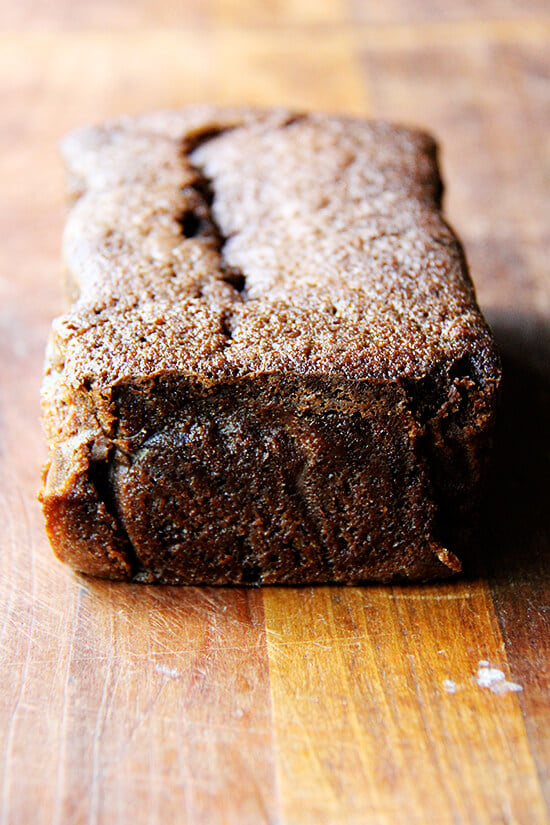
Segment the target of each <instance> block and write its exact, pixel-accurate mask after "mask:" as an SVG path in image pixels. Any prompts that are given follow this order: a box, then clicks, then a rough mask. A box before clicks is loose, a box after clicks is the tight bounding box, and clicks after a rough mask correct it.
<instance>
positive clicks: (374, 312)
mask: <svg viewBox="0 0 550 825" xmlns="http://www.w3.org/2000/svg"><path fill="white" fill-rule="evenodd" d="M64 155H65V159H66V163H67V168H68V172H69V183H70V190H71V192H72V194H73V195H74V204H73V206H72V209H71V213H70V215H69V219H68V223H67V229H66V235H65V244H64V251H65V260H66V267H67V273H68V281H69V289H70V293H71V297H72V299H73V305H72V307H71V309H70V311H69V312H68V313H67V314H66V315H64V316H62V317H61V318H59V319H57V320H56V321H55V322H54V325H53V332H52V336H51V341H50V345H49V350H48V355H47V366H46V377H45V381H44V390H43V400H44V422H45V428H46V432H47V436H48V439H49V442H50V447H51V453H50V461H49V464H48V466H47V468H46V471H45V487H44V491H43V493H42V500H43V504H44V510H45V513H46V519H47V530H48V535H49V537H50V539H51V542H52V545H53V547H54V550H55V552H56V553H57V555H58V556H59V558H60V559H62V560H63V561H67V562H69V563H70V564H71V565H72V566H73V567H75V568H76V569H77V570H81V571H83V572H86V573H89V574H92V575H96V576H104V577H109V578H114V579H134V580H138V581H156V582H171V583H182V584H191V583H210V584H216V583H228V582H230V583H241V582H245V583H261V582H298V583H306V582H322V581H326V582H329V581H340V582H356V581H361V580H369V579H370V580H373V579H374V580H380V581H391V580H398V579H421V580H422V579H429V578H432V577H442V576H447V575H450V574H452V573H453V572H455V571H458V570H460V562H459V560H458V558H457V557H456V555H455V553H454V552H453V550H455V551H456V547H457V544H456V543H457V537H458V536H459V535H460V534H461V532H462V531H463V528H464V527H465V526H467V525H468V524H469V523H470V522H471V520H472V515H473V512H474V511H475V506H476V502H477V500H478V497H479V491H480V483H481V481H482V477H483V472H484V466H485V464H486V457H487V452H488V448H489V445H490V440H491V432H492V428H493V418H494V409H495V398H496V394H497V390H498V383H499V378H500V367H499V361H498V357H497V355H496V352H495V347H494V343H493V339H492V337H491V333H490V331H489V329H488V328H487V326H486V324H485V322H484V320H483V318H482V316H481V314H480V311H479V309H478V307H477V305H476V300H475V295H474V289H473V286H472V283H471V281H470V279H469V276H468V273H467V268H466V264H465V261H464V255H463V252H462V249H461V246H460V244H459V242H458V241H457V239H456V237H455V236H454V235H453V233H452V231H451V230H450V228H449V227H448V225H447V224H446V223H445V221H444V220H443V218H442V216H441V213H440V198H441V182H440V178H439V175H438V171H437V163H436V147H435V144H434V142H433V140H432V139H431V138H430V137H429V136H427V135H425V134H423V133H421V132H417V131H414V130H410V129H404V128H398V127H395V126H392V125H390V124H387V123H383V122H366V121H362V120H359V119H353V118H345V117H336V116H327V115H315V114H310V115H296V114H292V113H289V112H287V111H282V110H268V111H258V110H251V109H242V108H238V109H228V108H215V107H208V106H195V107H190V108H187V109H184V110H182V111H178V112H165V113H156V114H152V115H147V116H143V117H137V118H128V119H121V120H118V121H116V122H112V123H109V124H107V125H105V126H103V127H99V128H88V129H85V130H82V131H80V132H77V133H75V134H73V135H71V136H69V138H68V139H67V140H66V141H65V144H64Z"/></svg>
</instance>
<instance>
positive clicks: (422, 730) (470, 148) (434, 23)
mask: <svg viewBox="0 0 550 825" xmlns="http://www.w3.org/2000/svg"><path fill="white" fill-rule="evenodd" d="M4 5H5V6H6V9H5V10H4V11H5V21H6V22H7V25H9V26H12V27H13V31H9V30H5V31H4V32H3V33H1V34H0V47H1V48H0V91H1V92H2V95H3V104H4V105H3V115H4V125H5V128H4V130H3V131H2V135H1V136H0V143H1V145H2V148H3V152H2V153H0V173H1V175H2V183H3V187H2V188H3V193H5V194H6V195H7V197H6V198H5V203H4V204H3V205H2V208H1V209H0V221H1V226H2V231H3V237H2V244H0V271H1V274H0V295H1V298H2V301H1V306H0V332H1V334H2V337H1V339H0V450H1V462H0V513H1V515H0V520H1V523H2V529H1V530H0V668H1V673H2V679H0V805H1V808H0V825H27V823H31V822H35V821H36V820H37V816H41V817H42V821H44V822H48V823H54V822H57V823H58V825H107V824H108V825H128V823H134V822H135V823H136V825H141V823H147V825H160V824H161V823H162V825H164V823H171V822H177V823H189V825H199V823H202V822H207V823H208V825H218V823H219V825H226V823H227V825H234V824H235V825H237V823H238V825H248V823H251V824H253V825H263V823H270V825H293V823H296V825H297V824H298V823H299V825H308V823H312V825H313V823H314V825H318V823H322V824H323V825H325V823H326V825H340V823H343V822H346V823H352V825H353V824H354V823H357V825H359V823H361V825H364V824H365V823H366V822H367V823H368V825H388V823H392V824H393V823H394V822H406V823H407V825H409V823H410V824H411V825H425V823H426V822H431V821H433V822H437V825H451V823H452V825H489V823H493V822H495V823H506V824H507V825H516V823H517V825H527V823H528V825H532V823H533V825H538V823H542V822H547V821H548V818H549V815H548V810H547V808H545V806H544V798H543V795H545V796H546V804H547V806H548V805H549V804H550V784H549V779H548V777H549V771H548V765H549V764H550V735H549V726H548V698H549V695H550V668H549V664H548V663H549V659H550V638H549V630H548V628H549V623H548V603H549V591H550V580H549V575H548V569H549V565H548V561H549V558H548V552H549V546H550V545H549V543H548V536H549V535H550V529H549V523H548V506H547V497H548V483H549V479H550V475H549V470H548V468H549V463H548V462H549V455H550V453H549V450H548V445H549V437H548V421H549V420H550V412H549V398H550V394H549V389H548V388H549V380H548V363H549V362H550V347H549V344H548V342H549V341H550V336H549V332H548V330H549V329H550V324H549V316H550V293H549V290H548V259H549V255H550V246H549V243H548V226H547V223H548V221H547V215H548V206H549V192H548V174H547V171H548V141H547V136H548V133H549V129H550V115H549V112H550V109H549V107H548V99H549V98H548V88H549V82H550V80H549V79H550V62H549V60H550V59H549V55H550V48H549V45H550V21H549V19H548V15H545V14H543V13H542V12H541V4H540V2H539V0H526V2H524V3H521V4H519V3H514V2H507V3H506V4H503V3H502V2H500V0H483V2H482V3H481V5H480V4H477V5H476V6H475V4H472V3H468V2H466V1H465V0H459V1H458V2H454V3H452V4H447V5H446V6H445V7H444V4H441V3H433V2H429V0H416V2H415V3H414V4H411V3H409V2H406V0H383V2H382V1H378V2H373V3H368V4H366V3H361V2H359V0H351V2H347V0H346V2H344V0H316V1H315V2H314V0H278V2H277V3H271V4H258V3H254V2H252V0H227V2H226V0H208V1H207V2H205V3H200V4H197V3H196V2H194V0H184V2H182V3H180V4H174V3H172V2H170V0H155V1H154V2H153V0H137V1H136V2H135V3H133V4H129V3H122V2H118V1H117V0H114V2H112V3H111V4H110V5H109V24H110V25H111V24H112V27H111V29H110V30H109V31H106V30H105V27H104V26H103V23H104V22H105V18H104V15H105V3H104V2H102V0H90V2H88V3H74V2H69V0H47V2H44V3H41V4H39V5H40V8H38V7H37V4H36V3H34V2H30V0H21V2H18V3H12V4H11V5H10V7H9V10H8V8H7V5H6V4H4ZM199 6H200V8H199ZM474 6H475V8H474ZM73 24H74V25H73ZM67 25H69V26H72V28H73V30H71V31H70V32H69V31H68V30H67ZM165 25H172V28H171V29H170V30H169V29H167V28H163V26H165ZM177 25H179V26H181V28H180V29H178V28H176V26H177ZM87 27H92V28H87ZM83 67H85V69H86V71H85V75H86V76H85V77H84V76H83ZM208 99H213V100H217V101H220V102H229V101H232V102H241V101H246V102H251V103H259V104H287V105H292V106H297V107H298V108H302V107H312V108H316V107H317V108H320V109H325V110H333V111H344V110H345V111H351V112H360V113H362V112H369V113H370V114H372V115H373V116H377V117H378V116H385V117H391V118H393V119H396V120H399V121H405V122H411V123H419V124H423V125H425V126H426V127H428V128H431V129H433V130H434V131H435V132H436V134H437V136H438V137H439V138H440V140H441V143H442V145H443V150H444V152H443V164H444V172H445V176H446V178H447V181H448V198H447V205H448V213H449V216H450V218H451V220H452V222H453V223H455V224H456V225H457V227H458V228H459V230H460V232H461V234H462V235H463V236H464V237H465V240H466V247H467V252H468V254H469V258H470V261H471V263H472V269H473V274H474V277H475V280H476V285H477V288H478V294H479V296H480V298H481V300H482V303H483V304H484V306H485V308H487V309H488V310H489V314H490V317H491V320H492V321H493V322H494V324H495V327H496V330H497V336H498V339H499V343H500V344H501V346H502V347H503V349H504V353H505V356H506V364H505V366H506V369H507V374H508V376H509V382H512V383H510V386H511V387H513V390H512V395H511V396H509V395H508V396H507V397H505V399H504V402H503V412H504V416H503V418H504V421H505V428H504V430H505V431H504V441H503V444H504V447H503V448H499V451H498V460H497V476H498V478H497V479H496V481H497V483H496V485H495V486H494V500H493V501H492V503H491V504H490V507H489V512H488V514H487V525H486V528H487V531H486V536H485V542H484V547H483V548H482V554H481V558H480V561H479V563H478V569H477V574H478V575H479V578H478V579H477V580H471V581H466V580H465V581H462V582H454V583H453V584H447V585H433V586H429V587H424V588H420V587H418V588H394V589H392V590H388V589H383V588H365V589H358V588H353V589H342V588H319V589H311V588H307V589H306V590H304V591H298V590H296V589H281V590H274V589H272V590H271V589H270V590H265V591H264V592H263V593H260V592H258V591H251V592H243V591H240V590H213V589H200V590H199V589H190V590H184V591H182V590H177V589H170V588H158V589H155V588H137V587H119V586H115V585H109V584H106V583H101V582H92V581H89V580H85V579H81V578H78V577H75V576H73V574H72V573H71V572H70V571H68V570H64V569H63V568H62V567H61V566H60V565H59V564H57V562H55V560H54V559H53V558H52V556H51V553H50V550H49V548H48V546H47V544H46V541H45V537H44V533H43V524H42V517H41V514H40V511H39V508H38V505H37V504H36V502H35V499H34V496H35V490H36V488H37V487H38V478H39V472H40V463H41V461H42V460H43V458H44V448H43V444H42V439H41V435H40V431H39V427H38V400H37V390H38V384H39V381H40V374H41V362H42V353H43V345H44V341H45V337H46V335H47V329H48V325H49V321H50V318H51V317H52V316H53V315H54V314H56V313H57V312H58V311H59V310H60V309H61V298H60V289H59V288H58V285H57V284H58V273H59V260H58V259H59V238H60V235H61V229H62V221H63V209H62V202H63V194H62V172H61V168H60V164H59V160H58V157H57V149H56V145H57V142H58V140H59V138H60V136H61V134H62V133H63V132H64V131H66V130H68V129H69V128H72V127H74V126H76V125H78V124H80V123H84V122H89V121H91V120H101V119H102V118H103V117H106V116H110V115H115V114H119V113H121V112H135V111H143V110H145V109H147V108H153V107H159V108H162V107H168V106H173V105H179V104H181V103H184V102H191V101H193V100H208ZM486 581H488V585H487V584H486ZM264 610H265V615H264ZM482 663H487V664H482ZM480 668H481V670H482V671H483V672H486V671H488V670H492V671H495V672H496V671H499V672H502V673H503V674H504V677H505V681H506V682H508V683H511V684H518V685H520V686H521V687H522V688H523V690H522V691H517V692H516V691H512V690H511V691H508V692H506V693H500V694H499V693H493V692H492V691H491V690H490V688H489V687H484V686H483V678H482V679H481V682H482V684H479V681H480V679H479V670H480ZM476 677H477V678H478V681H476ZM37 812H39V813H38V814H37Z"/></svg>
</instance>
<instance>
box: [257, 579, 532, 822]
mask: <svg viewBox="0 0 550 825" xmlns="http://www.w3.org/2000/svg"><path fill="white" fill-rule="evenodd" d="M431 589H433V588H431ZM437 589H438V590H439V594H438V595H439V596H441V595H450V594H451V592H452V591H453V590H454V591H455V592H454V597H453V598H448V599H447V598H443V599H441V598H437V599H430V598H422V596H423V595H425V594H424V592H423V589H422V588H401V589H397V588H394V589H393V591H392V590H390V589H385V588H375V587H373V588H366V589H363V590H361V589H357V588H319V589H309V590H308V591H307V592H305V593H304V592H301V591H299V590H286V591H285V592H284V593H280V592H278V591H275V592H274V591H272V590H269V591H265V593H264V603H265V615H266V627H267V639H268V652H269V662H270V674H271V689H272V701H273V715H274V726H275V735H276V741H277V757H278V762H279V771H280V774H281V796H282V799H283V810H284V814H285V821H286V822H289V823H294V822H303V823H316V822H318V821H320V817H322V816H323V815H326V816H327V817H328V820H329V821H331V820H330V817H334V821H338V820H337V817H338V816H341V817H345V818H346V821H347V822H357V823H359V822H364V819H363V817H364V811H365V810H369V812H371V816H372V821H373V822H386V821H389V820H388V817H396V818H400V819H401V821H406V822H412V823H416V822H418V823H422V822H424V821H425V816H426V810H425V800H426V799H430V806H431V807H432V809H433V810H434V811H437V821H438V823H447V822H448V823H455V822H483V821H485V819H484V817H489V816H490V817H494V818H495V821H497V820H498V818H499V817H500V816H504V812H505V808H506V806H508V807H509V808H510V811H511V812H512V814H513V816H514V817H516V818H515V819H513V820H512V821H518V822H519V821H521V816H522V811H523V810H524V807H525V806H526V805H528V807H529V810H530V812H531V821H533V822H540V823H543V822H545V821H546V819H545V815H546V814H545V807H544V803H543V800H542V797H541V794H540V788H539V786H538V783H537V780H536V777H534V775H533V762H532V757H531V754H530V752H529V748H528V744H527V741H526V737H525V729H524V724H523V719H522V714H521V710H520V707H519V704H518V700H517V697H516V696H515V695H514V696H512V695H510V694H508V695H506V696H505V695H500V696H495V695H493V694H491V693H490V692H487V691H483V689H482V688H480V687H479V685H478V684H477V683H476V680H475V676H476V674H477V669H478V666H479V661H480V660H483V659H488V660H490V661H492V662H495V663H498V665H499V666H500V667H502V668H503V669H505V671H506V672H507V673H508V675H509V671H508V667H507V663H506V655H505V652H504V650H503V646H502V640H501V638H500V635H499V632H498V624H497V621H496V617H495V615H494V612H493V610H492V607H491V602H490V599H489V598H488V593H487V590H486V587H485V586H484V585H481V584H480V585H471V584H469V585H464V584H460V583H455V584H453V585H441V586H438V588H437ZM429 590H430V588H428V592H429ZM460 594H462V596H463V598H462V599H461V598H460ZM281 638H282V639H283V640H284V641H282V642H281V641H280V640H281ZM290 639H292V640H293V641H294V644H288V643H287V642H288V641H289V640H290ZM447 680H448V681H453V682H454V684H455V685H456V686H460V687H459V689H457V691H456V693H454V694H450V693H449V692H448V691H447V690H446V689H445V682H446V681H447ZM503 788H506V789H507V792H506V795H505V796H506V798H505V799H504V798H503V791H502V789H503ZM313 789H315V791H313ZM298 811H300V814H299V816H298V813H297V812H298ZM323 812H324V813H323Z"/></svg>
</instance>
